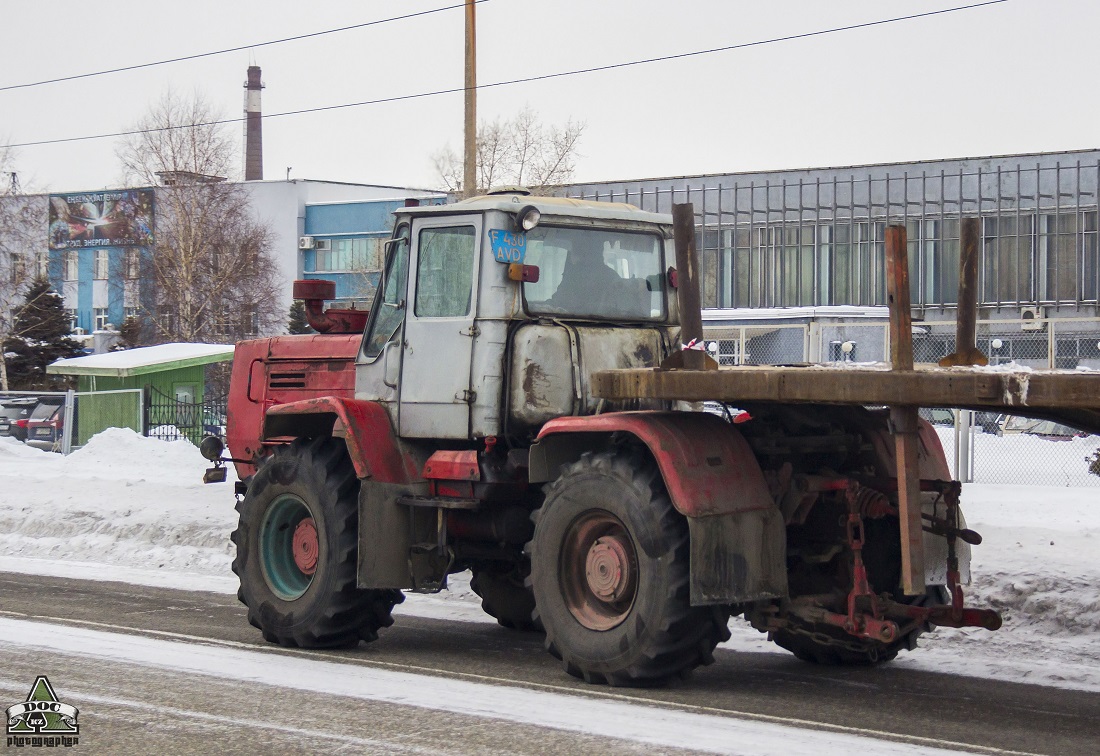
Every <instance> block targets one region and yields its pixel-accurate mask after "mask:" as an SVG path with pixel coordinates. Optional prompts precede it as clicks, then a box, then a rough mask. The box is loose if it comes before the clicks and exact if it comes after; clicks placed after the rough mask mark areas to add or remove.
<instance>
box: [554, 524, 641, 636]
mask: <svg viewBox="0 0 1100 756" xmlns="http://www.w3.org/2000/svg"><path fill="white" fill-rule="evenodd" d="M559 564H560V567H559V569H560V573H559V585H560V586H561V592H562V598H563V599H564V600H565V606H566V608H567V609H568V610H569V613H570V614H572V615H573V617H574V619H576V620H577V622H579V623H580V624H581V625H583V626H584V627H587V628H589V629H590V630H610V629H612V628H613V627H616V626H618V625H619V624H621V623H622V622H623V621H624V620H625V619H626V617H627V615H628V614H630V610H631V608H632V607H633V606H634V598H635V596H636V595H637V592H638V588H637V584H638V560H637V557H636V556H635V552H634V543H633V541H632V540H631V538H630V534H629V533H628V532H627V530H626V527H625V526H624V525H623V524H622V522H620V521H619V519H618V518H617V517H615V516H614V515H612V514H611V513H610V512H606V511H603V510H599V509H594V510H590V511H588V512H586V513H584V514H582V515H581V516H580V517H578V518H577V519H576V520H574V521H573V523H572V524H571V525H570V526H569V528H568V530H567V531H566V533H565V537H564V539H563V541H562V545H561V554H560V562H559Z"/></svg>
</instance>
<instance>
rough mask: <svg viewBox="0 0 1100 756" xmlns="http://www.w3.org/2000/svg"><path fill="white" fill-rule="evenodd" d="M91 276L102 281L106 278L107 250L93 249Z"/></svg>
mask: <svg viewBox="0 0 1100 756" xmlns="http://www.w3.org/2000/svg"><path fill="white" fill-rule="evenodd" d="M92 277H93V278H95V279H96V280H97V281H103V280H105V279H106V278H107V250H105V249H97V250H96V251H95V266H94V268H93V275H92Z"/></svg>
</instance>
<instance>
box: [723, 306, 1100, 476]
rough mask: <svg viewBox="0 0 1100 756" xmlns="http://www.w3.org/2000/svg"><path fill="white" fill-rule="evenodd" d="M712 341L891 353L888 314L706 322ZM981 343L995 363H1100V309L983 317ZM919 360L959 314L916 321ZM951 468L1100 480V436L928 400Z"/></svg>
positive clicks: (750, 358) (808, 352) (1077, 366)
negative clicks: (870, 318)
mask: <svg viewBox="0 0 1100 756" xmlns="http://www.w3.org/2000/svg"><path fill="white" fill-rule="evenodd" d="M703 331H704V338H705V339H706V342H707V349H708V351H709V352H710V353H711V356H712V357H714V358H715V359H716V360H717V361H718V363H719V364H720V365H729V366H733V365H791V364H805V363H825V364H827V363H831V362H853V363H875V362H885V361H886V360H888V359H889V353H890V339H889V332H890V329H889V323H888V322H886V321H885V320H883V321H876V322H870V323H865V322H856V323H851V322H849V323H827V322H810V323H797V324H791V323H785V324H756V323H753V324H735V323H730V324H721V325H715V324H713V322H712V324H710V325H708V326H705V327H704V329H703ZM977 346H978V348H979V349H980V350H981V351H982V352H984V353H985V354H986V355H987V356H988V357H989V362H990V364H991V365H1006V364H1009V363H1015V364H1016V365H1020V366H1022V367H1025V368H1031V369H1051V368H1055V369H1062V370H1100V318H1060V319H1054V318H1034V319H1023V320H986V321H979V323H978V335H977ZM913 351H914V360H915V361H916V362H918V363H922V362H923V363H935V362H937V361H938V360H939V359H940V358H941V357H944V356H946V355H948V354H951V353H953V352H955V351H956V349H955V323H954V322H953V321H916V322H914V325H913ZM921 414H922V415H923V416H924V417H925V419H927V420H929V421H931V422H932V423H933V424H934V425H936V427H937V431H938V432H939V435H940V440H941V441H942V442H943V446H944V452H945V453H946V455H947V459H948V461H949V463H950V464H951V471H952V474H953V475H954V476H955V477H956V478H957V479H959V480H962V481H963V482H968V483H969V482H972V483H1001V484H1025V485H1026V484H1030V485H1056V486H1100V476H1097V475H1094V474H1091V473H1090V472H1089V462H1090V459H1091V458H1092V456H1093V455H1094V454H1096V452H1097V450H1098V449H1100V436H1095V435H1087V434H1082V433H1080V432H1078V431H1076V430H1075V429H1073V428H1070V427H1068V426H1066V425H1061V424H1058V423H1053V422H1050V421H1038V420H1029V419H1025V418H1020V417H1014V416H1011V415H1005V414H1001V413H998V412H959V411H956V410H951V409H944V408H926V409H923V410H922V411H921Z"/></svg>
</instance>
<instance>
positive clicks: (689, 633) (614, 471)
mask: <svg viewBox="0 0 1100 756" xmlns="http://www.w3.org/2000/svg"><path fill="white" fill-rule="evenodd" d="M533 518H534V521H535V533H534V537H533V538H532V540H531V542H530V543H529V544H528V547H527V548H528V553H529V555H530V557H531V577H530V583H531V587H532V589H533V591H534V596H535V618H536V619H537V620H539V621H541V622H542V624H543V626H544V627H545V630H546V648H547V650H548V651H550V653H551V654H553V655H554V656H556V657H557V658H559V659H561V661H562V664H563V665H564V667H565V670H566V671H567V672H568V673H569V674H571V675H574V676H576V677H582V678H584V679H585V680H586V681H587V682H590V683H607V684H609V685H652V684H657V683H660V682H663V681H665V680H668V679H669V678H672V677H675V676H685V675H686V674H687V673H689V672H690V671H691V670H692V669H694V668H695V667H697V666H699V665H701V664H710V663H711V662H713V661H714V657H713V654H712V652H713V651H714V647H715V646H716V645H717V644H718V643H720V642H721V641H724V640H727V639H728V638H729V630H728V629H727V627H726V623H727V622H728V620H729V611H728V608H727V607H709V606H708V607H693V606H691V603H690V600H689V571H688V527H687V521H686V520H685V519H684V517H683V516H682V515H680V514H679V513H678V512H677V511H676V510H675V509H674V508H673V507H672V503H671V501H670V500H669V497H668V494H667V492H666V491H665V487H664V483H663V481H662V480H661V476H660V473H659V472H658V470H657V467H656V465H655V464H654V462H653V461H652V460H651V459H650V458H649V457H648V455H645V454H643V453H640V452H637V451H635V452H631V451H629V450H621V451H615V452H605V453H601V454H593V453H586V454H585V455H584V456H583V457H582V458H581V459H580V461H578V462H576V463H574V464H572V465H570V466H569V467H567V468H566V469H565V470H564V472H563V473H562V474H561V476H560V477H559V478H558V479H557V480H556V481H554V482H553V483H551V484H550V485H549V486H547V489H546V498H545V501H544V503H543V505H542V507H541V508H540V509H538V510H536V511H535V513H534V515H533Z"/></svg>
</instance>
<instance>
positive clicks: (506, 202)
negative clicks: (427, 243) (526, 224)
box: [394, 191, 672, 226]
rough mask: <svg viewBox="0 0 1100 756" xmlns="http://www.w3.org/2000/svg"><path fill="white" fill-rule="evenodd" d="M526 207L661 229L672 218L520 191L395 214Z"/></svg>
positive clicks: (400, 210) (406, 209)
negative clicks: (643, 224) (648, 224)
mask: <svg viewBox="0 0 1100 756" xmlns="http://www.w3.org/2000/svg"><path fill="white" fill-rule="evenodd" d="M527 205H534V206H535V207H537V208H538V209H539V212H540V213H542V215H544V216H561V217H569V218H590V219H595V220H618V221H633V222H636V223H654V224H659V225H662V226H671V225H672V216H671V215H664V214H661V213H651V212H648V211H646V210H640V209H639V208H637V207H635V206H634V205H628V204H627V203H625V202H593V201H591V200H579V199H572V198H570V197H536V196H532V195H530V194H528V193H526V192H520V191H516V192H499V193H492V194H484V195H481V196H478V197H470V198H469V199H464V200H461V201H459V202H454V203H451V204H448V205H426V206H421V207H399V208H397V209H396V210H394V213H396V214H397V215H398V216H403V215H415V216H423V215H454V214H457V213H481V212H485V211H487V210H499V211H501V212H505V213H514V212H516V211H517V210H519V209H520V208H523V207H526V206H527Z"/></svg>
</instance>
